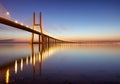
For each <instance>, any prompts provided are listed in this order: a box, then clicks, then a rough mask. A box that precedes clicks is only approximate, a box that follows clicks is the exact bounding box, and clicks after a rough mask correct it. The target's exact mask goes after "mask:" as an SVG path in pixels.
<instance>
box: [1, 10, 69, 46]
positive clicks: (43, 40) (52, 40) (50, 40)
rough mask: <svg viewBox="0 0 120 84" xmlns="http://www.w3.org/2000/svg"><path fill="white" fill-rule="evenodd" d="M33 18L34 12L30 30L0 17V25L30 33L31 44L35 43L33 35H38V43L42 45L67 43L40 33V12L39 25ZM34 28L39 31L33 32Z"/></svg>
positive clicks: (34, 16)
mask: <svg viewBox="0 0 120 84" xmlns="http://www.w3.org/2000/svg"><path fill="white" fill-rule="evenodd" d="M35 18H36V15H35V12H34V13H33V26H32V28H30V27H28V26H24V25H23V24H20V23H17V22H15V21H12V20H8V19H6V18H3V17H0V23H1V24H4V25H8V26H11V27H14V28H18V29H21V30H25V31H28V32H31V33H32V36H31V42H30V43H35V42H34V34H38V35H39V41H38V43H42V44H46V43H64V42H67V41H63V40H60V39H57V38H54V37H52V36H49V35H47V34H44V33H43V32H42V13H41V12H40V23H39V24H36V19H35ZM35 27H39V28H40V31H37V30H35Z"/></svg>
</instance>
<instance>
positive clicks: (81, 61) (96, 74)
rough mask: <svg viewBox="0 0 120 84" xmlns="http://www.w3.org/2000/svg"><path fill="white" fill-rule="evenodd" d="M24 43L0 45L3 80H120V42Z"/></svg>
mask: <svg viewBox="0 0 120 84" xmlns="http://www.w3.org/2000/svg"><path fill="white" fill-rule="evenodd" d="M25 45H26V44H25ZM25 45H17V46H18V47H17V46H12V48H11V46H10V45H7V48H5V46H6V45H5V46H3V45H0V83H7V84H8V83H11V84H23V83H24V84H39V83H41V84H69V83H72V82H73V84H80V83H81V84H93V83H94V82H95V83H94V84H98V83H99V82H101V81H103V82H104V81H106V79H107V81H108V80H109V81H111V80H113V78H115V80H113V81H112V82H114V83H115V84H119V83H120V82H119V75H120V72H119V70H120V68H119V65H120V61H119V60H120V52H119V50H120V44H69V43H67V44H65V43H63V44H62V43H61V44H47V45H41V44H40V45H39V47H38V44H32V45H30V46H29V47H28V46H27V47H25ZM8 48H9V49H8ZM2 49H3V50H2ZM7 49H8V50H7ZM12 49H13V51H12ZM17 49H18V50H17ZM28 49H30V50H28ZM5 50H6V52H4V53H5V54H3V53H2V52H3V51H5ZM10 50H11V51H10ZM29 51H30V52H29ZM11 52H12V53H13V54H10V53H11ZM20 53H21V54H20ZM26 53H27V54H26ZM17 54H19V55H23V56H19V55H17ZM12 55H14V56H12ZM16 57H17V58H16ZM1 58H5V59H7V61H6V60H5V59H1ZM11 58H13V59H12V61H10V60H11ZM14 58H15V59H14ZM1 61H2V62H1ZM4 61H5V62H4ZM106 71H107V72H106ZM113 73H114V74H113ZM108 76H109V77H108ZM88 78H91V79H88ZM116 78H117V79H116ZM81 81H82V82H83V83H82V82H81ZM86 81H87V83H86ZM96 81H97V82H96Z"/></svg>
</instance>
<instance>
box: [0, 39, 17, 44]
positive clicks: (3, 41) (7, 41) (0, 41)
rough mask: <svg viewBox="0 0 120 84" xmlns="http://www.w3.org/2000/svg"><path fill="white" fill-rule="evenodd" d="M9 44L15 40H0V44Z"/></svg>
mask: <svg viewBox="0 0 120 84" xmlns="http://www.w3.org/2000/svg"><path fill="white" fill-rule="evenodd" d="M10 42H15V39H2V40H0V43H10Z"/></svg>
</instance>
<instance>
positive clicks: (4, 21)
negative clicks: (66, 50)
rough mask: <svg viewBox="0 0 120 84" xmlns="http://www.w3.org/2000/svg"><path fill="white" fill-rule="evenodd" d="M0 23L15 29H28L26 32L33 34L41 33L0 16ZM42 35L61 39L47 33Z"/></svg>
mask: <svg viewBox="0 0 120 84" xmlns="http://www.w3.org/2000/svg"><path fill="white" fill-rule="evenodd" d="M0 23H2V24H5V25H8V26H11V27H15V28H17V29H21V30H25V31H28V32H33V33H35V34H38V35H41V32H39V31H37V30H33V29H31V28H30V27H26V26H24V25H21V24H19V23H15V22H14V21H11V20H8V19H5V18H3V17H0ZM42 35H43V36H46V37H49V38H51V39H55V40H58V41H62V40H59V39H56V38H54V37H51V36H49V35H46V34H42Z"/></svg>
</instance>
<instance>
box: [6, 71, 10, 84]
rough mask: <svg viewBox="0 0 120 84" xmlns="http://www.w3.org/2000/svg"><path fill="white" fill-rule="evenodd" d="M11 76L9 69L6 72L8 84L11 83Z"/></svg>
mask: <svg viewBox="0 0 120 84" xmlns="http://www.w3.org/2000/svg"><path fill="white" fill-rule="evenodd" d="M9 76H10V70H9V69H7V71H6V84H8V83H9Z"/></svg>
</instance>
